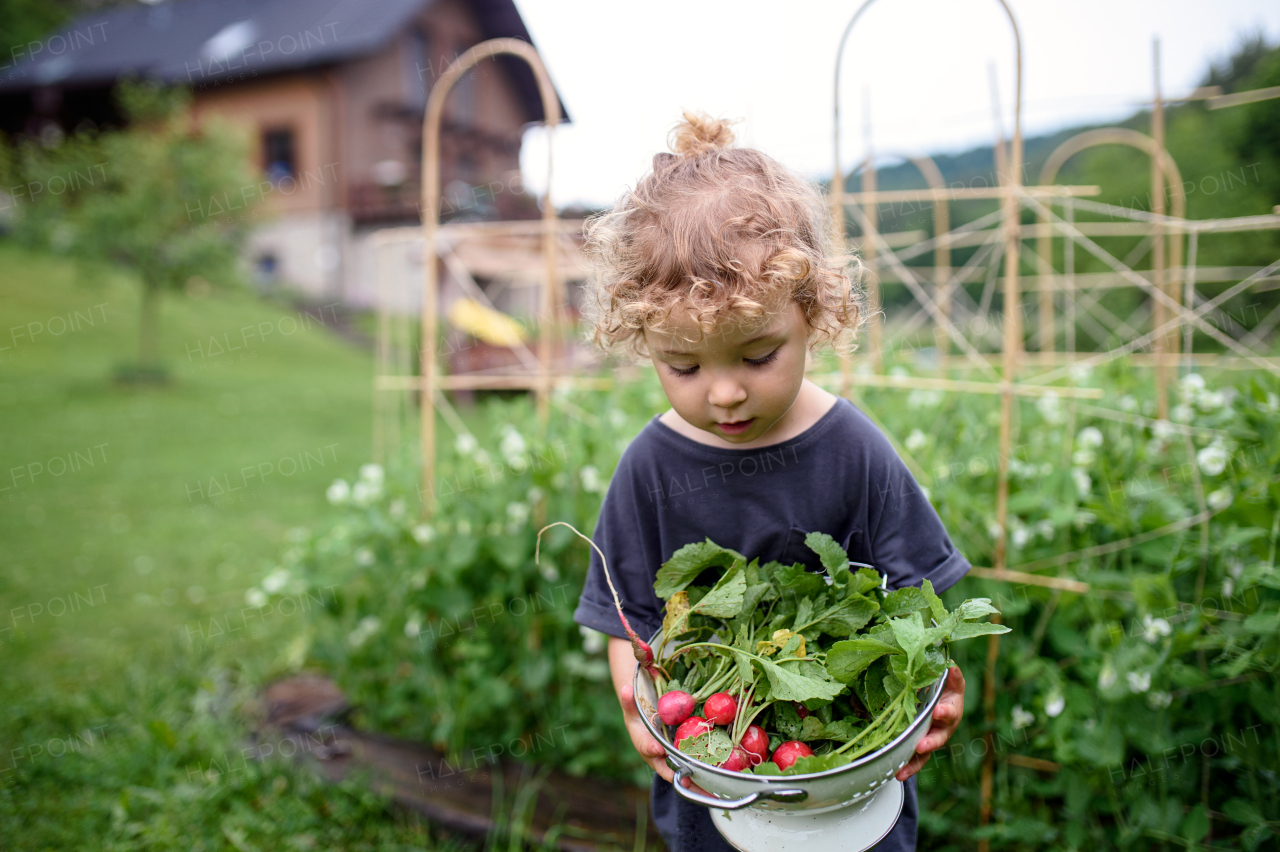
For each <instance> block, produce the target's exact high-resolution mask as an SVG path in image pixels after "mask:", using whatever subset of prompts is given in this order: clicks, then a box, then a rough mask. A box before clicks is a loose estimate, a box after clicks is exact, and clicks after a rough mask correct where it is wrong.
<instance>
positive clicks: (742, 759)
mask: <svg viewBox="0 0 1280 852" xmlns="http://www.w3.org/2000/svg"><path fill="white" fill-rule="evenodd" d="M750 765H751V755H749V754H747V750H746V749H744V748H743V747H742V746H734V747H733V751H731V752H729V756H728V757H726V758H725V759H724V763H722V764H720V768H721V769H727V770H729V771H730V772H741V771H742V770H744V769H746V768H747V767H748V766H750Z"/></svg>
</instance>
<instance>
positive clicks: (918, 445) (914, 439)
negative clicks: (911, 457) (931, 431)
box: [903, 429, 929, 453]
mask: <svg viewBox="0 0 1280 852" xmlns="http://www.w3.org/2000/svg"><path fill="white" fill-rule="evenodd" d="M927 443H929V439H928V438H926V437H925V434H924V433H923V432H921V431H920V430H919V429H912V430H911V434H910V435H908V436H907V440H905V441H903V444H904V445H905V446H906V448H907V450H908V451H909V452H913V453H914V452H917V451H919V450H920V449H922V448H923V447H924V445H925V444H927Z"/></svg>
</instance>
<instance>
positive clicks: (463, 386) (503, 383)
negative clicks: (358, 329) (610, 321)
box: [373, 373, 613, 391]
mask: <svg viewBox="0 0 1280 852" xmlns="http://www.w3.org/2000/svg"><path fill="white" fill-rule="evenodd" d="M543 382H544V380H543V378H542V376H541V375H540V374H538V373H519V374H510V373H507V374H484V373H467V374H463V375H453V376H437V377H436V380H435V382H434V383H433V384H434V386H435V387H436V388H439V389H443V390H537V389H538V388H540V387H542V386H543ZM551 384H552V386H553V387H554V386H557V385H569V386H571V387H573V388H576V389H578V390H608V389H609V388H611V387H613V379H610V378H604V377H593V376H572V375H556V374H552V376H551ZM422 385H423V381H422V378H421V377H420V376H375V377H374V380H373V386H374V388H375V389H376V390H398V391H405V390H416V391H420V390H422Z"/></svg>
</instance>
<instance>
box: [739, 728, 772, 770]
mask: <svg viewBox="0 0 1280 852" xmlns="http://www.w3.org/2000/svg"><path fill="white" fill-rule="evenodd" d="M742 747H743V749H745V750H746V752H747V754H748V755H750V756H751V763H752V765H753V766H754V765H757V764H761V763H764V762H765V761H766V760H768V759H769V735H768V734H766V733H765V732H764V728H762V727H760V726H759V725H752V726H750V727H749V728H747V732H746V733H745V734H743V735H742Z"/></svg>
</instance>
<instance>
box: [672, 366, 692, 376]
mask: <svg viewBox="0 0 1280 852" xmlns="http://www.w3.org/2000/svg"><path fill="white" fill-rule="evenodd" d="M667 369H668V370H670V371H671V372H672V373H674V374H676V375H677V376H692V375H693V374H694V373H696V372H698V365H697V364H694V365H693V366H692V367H677V366H675V365H674V364H668V365H667Z"/></svg>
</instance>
